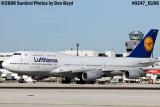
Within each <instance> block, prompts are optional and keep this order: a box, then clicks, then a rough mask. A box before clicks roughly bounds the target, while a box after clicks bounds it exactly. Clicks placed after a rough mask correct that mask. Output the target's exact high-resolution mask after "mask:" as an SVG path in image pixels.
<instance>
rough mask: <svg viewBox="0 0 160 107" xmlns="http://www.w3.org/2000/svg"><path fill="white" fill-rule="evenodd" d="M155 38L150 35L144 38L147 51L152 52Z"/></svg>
mask: <svg viewBox="0 0 160 107" xmlns="http://www.w3.org/2000/svg"><path fill="white" fill-rule="evenodd" d="M153 44H154V43H153V39H152V38H151V37H150V36H149V37H146V38H145V39H144V48H145V50H146V51H147V52H151V51H152V49H153Z"/></svg>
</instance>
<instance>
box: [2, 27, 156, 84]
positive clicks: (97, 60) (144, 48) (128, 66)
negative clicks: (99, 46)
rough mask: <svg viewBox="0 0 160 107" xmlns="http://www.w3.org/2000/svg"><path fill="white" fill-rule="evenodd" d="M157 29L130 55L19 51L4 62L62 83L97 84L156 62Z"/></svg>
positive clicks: (130, 75) (131, 74) (11, 68)
mask: <svg viewBox="0 0 160 107" xmlns="http://www.w3.org/2000/svg"><path fill="white" fill-rule="evenodd" d="M157 34H158V30H157V29H151V30H150V31H149V32H148V34H147V35H146V36H145V37H144V38H143V40H142V41H141V42H140V43H139V44H138V45H137V46H136V47H135V48H134V49H133V51H132V52H131V53H130V54H129V55H128V56H127V57H115V58H109V57H86V56H85V57H84V56H72V55H67V54H62V53H55V52H47V51H46V52H45V51H43V52H41V51H18V52H16V53H14V54H13V56H11V57H10V58H9V59H7V60H6V61H4V62H3V63H2V66H3V68H5V69H7V70H9V71H11V72H15V73H18V74H19V75H21V76H22V75H28V76H32V77H33V78H34V77H49V76H55V77H57V76H59V77H63V78H64V79H63V81H62V83H70V82H71V80H72V79H73V78H75V77H76V78H78V79H79V82H78V83H94V82H95V81H96V79H99V78H101V77H110V76H117V75H124V76H125V77H126V78H128V79H136V78H139V77H141V75H142V74H143V70H144V69H145V68H146V67H148V66H151V65H153V63H154V62H156V61H157V59H155V58H151V54H152V51H153V47H154V43H155V40H156V37H157Z"/></svg>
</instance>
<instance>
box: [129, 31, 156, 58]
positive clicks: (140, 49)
mask: <svg viewBox="0 0 160 107" xmlns="http://www.w3.org/2000/svg"><path fill="white" fill-rule="evenodd" d="M157 34H158V30H157V29H151V30H150V31H149V32H148V34H147V35H146V36H145V37H144V38H143V40H142V41H141V42H140V43H139V44H138V45H137V46H136V47H135V49H133V50H132V52H131V53H130V55H129V56H128V57H136V58H150V57H151V54H152V51H153V48H154V43H155V40H156V37H157Z"/></svg>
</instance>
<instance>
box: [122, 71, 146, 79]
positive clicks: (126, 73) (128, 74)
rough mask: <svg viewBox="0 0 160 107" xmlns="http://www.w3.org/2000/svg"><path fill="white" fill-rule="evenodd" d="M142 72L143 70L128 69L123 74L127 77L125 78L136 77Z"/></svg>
mask: <svg viewBox="0 0 160 107" xmlns="http://www.w3.org/2000/svg"><path fill="white" fill-rule="evenodd" d="M142 73H143V70H140V69H138V70H130V71H126V72H125V73H124V76H125V77H126V78H127V79H138V78H139V77H141V76H142Z"/></svg>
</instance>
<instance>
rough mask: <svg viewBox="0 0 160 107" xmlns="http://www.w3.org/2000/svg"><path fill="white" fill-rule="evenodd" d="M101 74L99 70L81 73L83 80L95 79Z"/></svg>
mask: <svg viewBox="0 0 160 107" xmlns="http://www.w3.org/2000/svg"><path fill="white" fill-rule="evenodd" d="M102 75H103V73H102V71H101V70H95V71H88V72H84V73H82V79H83V80H84V81H96V79H99V78H101V77H102Z"/></svg>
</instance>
